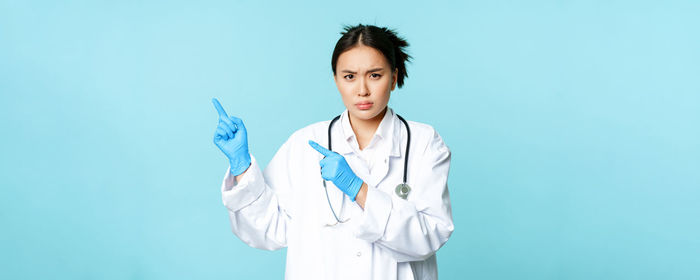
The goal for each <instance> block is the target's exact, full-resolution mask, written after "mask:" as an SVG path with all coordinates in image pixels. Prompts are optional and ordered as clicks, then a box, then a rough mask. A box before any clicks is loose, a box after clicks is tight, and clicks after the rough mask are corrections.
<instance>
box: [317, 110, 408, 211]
mask: <svg viewBox="0 0 700 280" xmlns="http://www.w3.org/2000/svg"><path fill="white" fill-rule="evenodd" d="M396 116H397V117H399V119H400V120H401V122H403V124H404V126H406V132H407V135H408V141H406V157H405V158H404V160H403V183H401V184H398V185H397V186H396V189H395V190H394V192H395V193H396V195H397V196H398V197H400V198H403V199H406V198H407V197H408V194H409V193H410V192H411V187H409V186H408V184H406V176H407V174H408V148H410V147H411V129H409V128H408V122H406V120H404V119H403V118H402V117H401V116H399V114H396ZM338 119H340V115H338V116H336V117H335V118H333V120H331V123H330V124H329V125H328V150H329V151H333V148H332V146H331V128H333V124H334V123H335V122H336V121H337V120H338ZM322 181H323V189H324V190H325V191H326V200H328V206H329V207H330V208H331V212H333V217H335V220H336V221H338V223H343V222H345V221H343V222H341V221H340V219H338V215H336V214H335V210H333V205H332V204H331V199H330V198H329V197H328V188H327V187H326V180H322Z"/></svg>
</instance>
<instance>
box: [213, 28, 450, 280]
mask: <svg viewBox="0 0 700 280" xmlns="http://www.w3.org/2000/svg"><path fill="white" fill-rule="evenodd" d="M341 34H342V37H341V38H340V39H339V40H338V42H337V44H336V46H335V50H334V51H333V57H332V59H331V67H332V69H333V74H334V79H335V83H336V85H337V87H338V91H339V92H340V96H341V98H342V100H343V103H344V104H345V107H346V110H345V111H344V112H343V113H342V114H340V115H339V116H338V117H336V118H334V119H333V120H327V121H322V122H318V123H314V124H311V125H309V126H307V127H304V128H302V129H299V130H297V131H296V132H294V133H293V134H292V135H291V136H290V137H289V139H287V141H286V142H285V143H284V144H283V145H282V147H281V148H280V149H279V150H278V151H277V153H276V154H275V156H274V157H273V158H272V160H271V161H270V163H269V164H268V166H267V167H266V168H265V170H264V171H261V170H260V167H259V166H258V165H257V163H256V160H255V157H253V156H252V155H250V153H249V152H248V143H247V141H248V140H247V132H246V128H245V126H244V125H243V121H242V120H241V119H239V118H236V117H233V116H228V115H227V114H226V112H225V111H224V109H223V107H222V106H221V104H219V102H218V101H217V100H216V99H214V100H213V102H214V106H215V108H216V110H217V111H218V113H219V124H218V127H217V129H216V133H215V135H214V143H215V144H216V146H217V147H219V149H220V150H221V151H222V152H223V153H224V154H225V155H226V157H227V158H228V159H229V164H230V166H229V168H228V170H227V171H226V175H225V176H224V180H223V184H222V197H223V203H224V205H225V206H226V208H228V213H229V216H230V221H231V227H232V230H233V233H234V234H236V235H237V236H238V237H239V238H240V239H241V240H242V241H243V242H245V243H246V244H248V245H250V246H252V247H255V248H260V249H265V250H276V249H280V248H283V247H287V265H286V278H287V279H353V280H359V279H436V278H437V260H436V257H435V253H436V251H437V250H438V249H440V247H442V245H443V244H445V242H446V241H447V239H448V238H449V237H450V235H451V234H452V231H453V230H454V225H453V223H452V212H451V206H450V198H449V193H448V190H447V176H448V173H449V168H450V150H449V148H448V147H447V145H445V142H444V141H443V140H442V138H441V137H440V135H439V134H438V133H437V132H436V131H435V129H433V127H431V126H430V125H427V124H423V123H419V122H413V121H405V120H404V119H403V118H401V117H400V116H399V115H397V114H396V113H395V112H394V110H392V109H391V108H389V107H388V106H387V104H388V102H389V98H390V96H391V91H393V90H394V88H395V87H396V86H398V87H401V86H402V85H403V83H404V79H405V78H406V62H407V61H408V60H409V58H410V56H409V55H407V54H406V53H405V51H404V49H405V48H406V47H407V46H408V43H407V42H406V41H405V40H403V39H401V38H400V37H398V36H397V35H396V33H395V32H394V31H392V30H389V29H387V28H380V27H376V26H372V25H362V24H360V25H357V26H353V27H346V28H345V32H342V33H341ZM329 138H330V139H329ZM327 181H328V182H327Z"/></svg>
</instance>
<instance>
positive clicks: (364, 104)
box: [355, 101, 374, 110]
mask: <svg viewBox="0 0 700 280" xmlns="http://www.w3.org/2000/svg"><path fill="white" fill-rule="evenodd" d="M372 105H374V103H372V102H369V101H363V102H359V103H355V106H357V109H360V110H369V109H370V108H372Z"/></svg>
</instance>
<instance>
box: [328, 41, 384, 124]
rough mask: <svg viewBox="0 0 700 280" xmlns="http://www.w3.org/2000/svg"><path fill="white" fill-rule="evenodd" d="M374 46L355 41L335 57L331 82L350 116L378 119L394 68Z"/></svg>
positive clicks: (380, 116) (380, 117)
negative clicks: (333, 80)
mask: <svg viewBox="0 0 700 280" xmlns="http://www.w3.org/2000/svg"><path fill="white" fill-rule="evenodd" d="M390 68H391V66H390V65H389V61H387V59H386V58H385V57H384V55H383V54H382V53H381V52H380V51H379V50H377V49H375V48H372V47H368V46H365V45H362V44H359V45H357V46H355V47H353V48H351V49H349V50H347V51H345V52H343V53H342V54H340V56H338V61H337V62H336V74H335V76H334V79H335V85H336V86H337V87H338V91H340V96H341V97H342V98H343V103H344V104H345V108H347V109H348V112H349V113H350V115H351V117H353V119H361V120H374V119H379V120H381V119H382V118H383V117H384V115H380V113H382V112H384V108H386V106H387V104H388V103H389V96H390V93H391V91H392V90H394V87H395V86H396V78H397V74H398V71H396V69H394V70H393V71H392V69H390Z"/></svg>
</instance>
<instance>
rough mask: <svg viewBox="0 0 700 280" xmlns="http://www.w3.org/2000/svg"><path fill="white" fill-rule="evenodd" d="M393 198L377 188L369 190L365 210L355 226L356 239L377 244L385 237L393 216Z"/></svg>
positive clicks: (369, 188)
mask: <svg viewBox="0 0 700 280" xmlns="http://www.w3.org/2000/svg"><path fill="white" fill-rule="evenodd" d="M391 208H392V202H391V197H390V196H389V195H388V194H386V193H385V192H383V191H380V190H378V189H377V188H375V187H368V188H367V198H366V199H365V209H364V211H363V212H362V215H360V217H359V219H357V220H356V221H355V222H354V224H355V228H354V230H353V231H354V234H355V237H357V238H360V239H363V240H365V241H367V242H375V241H377V240H379V239H380V238H382V236H384V231H385V230H386V225H387V222H388V221H389V215H390V214H391Z"/></svg>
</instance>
